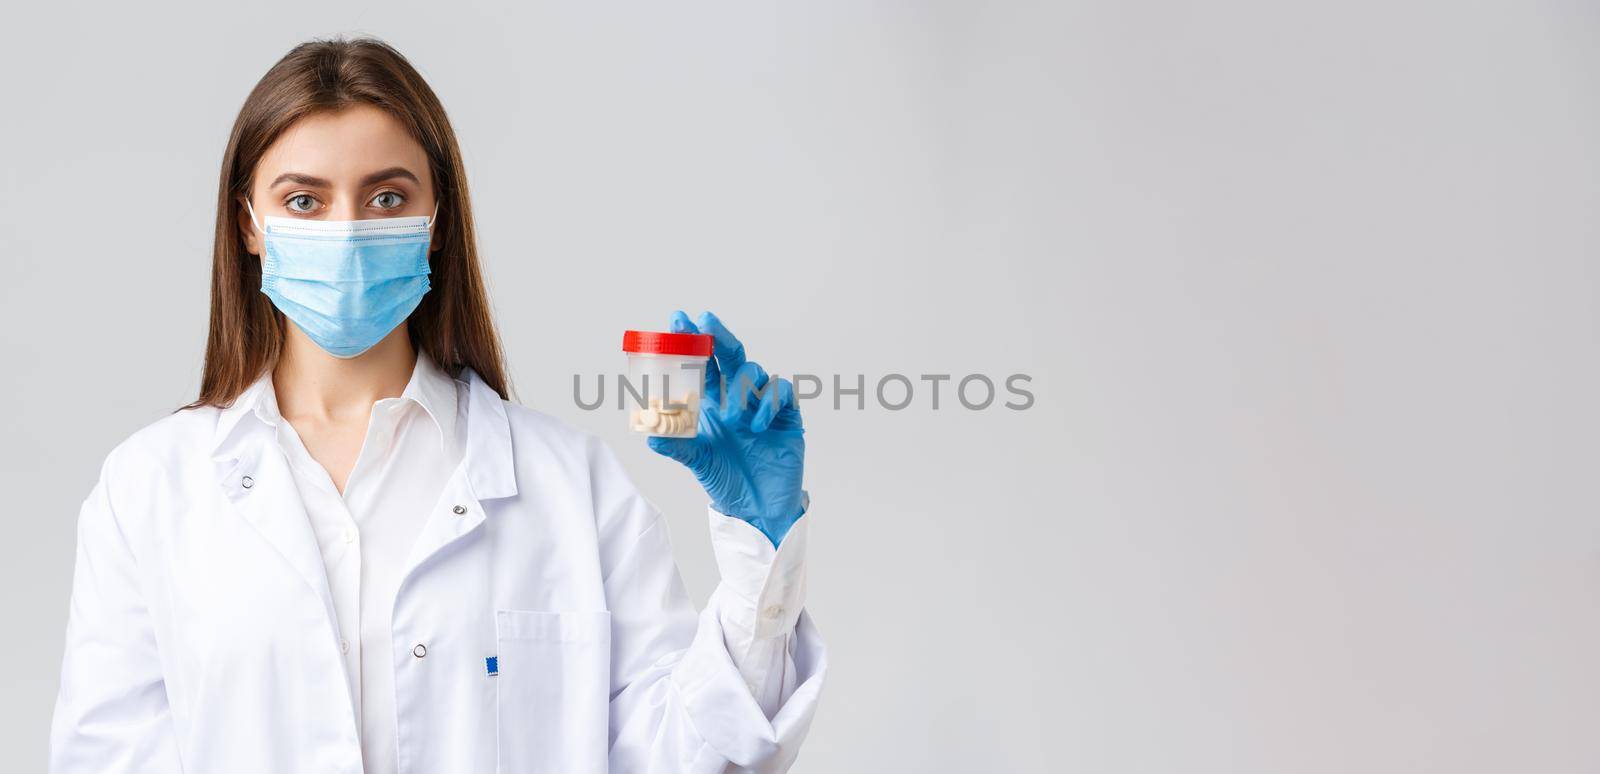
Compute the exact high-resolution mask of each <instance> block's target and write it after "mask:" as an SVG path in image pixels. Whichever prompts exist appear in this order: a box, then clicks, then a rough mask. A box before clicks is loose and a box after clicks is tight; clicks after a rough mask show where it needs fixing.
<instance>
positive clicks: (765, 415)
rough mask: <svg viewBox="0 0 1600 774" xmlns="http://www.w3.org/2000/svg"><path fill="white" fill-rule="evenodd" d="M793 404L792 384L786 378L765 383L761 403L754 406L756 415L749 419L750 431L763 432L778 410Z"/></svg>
mask: <svg viewBox="0 0 1600 774" xmlns="http://www.w3.org/2000/svg"><path fill="white" fill-rule="evenodd" d="M792 405H794V385H793V384H791V383H790V382H789V380H788V379H778V380H777V381H775V382H773V383H771V384H769V385H767V391H766V392H764V393H762V394H761V405H759V406H756V415H755V417H754V418H753V419H751V420H750V431H751V432H755V433H764V432H766V430H767V428H768V427H771V426H772V420H773V419H774V418H775V417H777V416H778V412H779V411H780V410H782V409H783V408H785V407H787V406H792Z"/></svg>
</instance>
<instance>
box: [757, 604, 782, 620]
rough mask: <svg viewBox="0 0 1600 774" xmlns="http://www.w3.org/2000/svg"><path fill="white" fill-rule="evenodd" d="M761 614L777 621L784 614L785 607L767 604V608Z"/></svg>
mask: <svg viewBox="0 0 1600 774" xmlns="http://www.w3.org/2000/svg"><path fill="white" fill-rule="evenodd" d="M761 615H762V616H764V617H765V618H766V619H767V620H769V621H776V620H778V618H779V617H781V616H782V615H783V608H781V607H779V606H777V605H767V609H766V610H763V611H761Z"/></svg>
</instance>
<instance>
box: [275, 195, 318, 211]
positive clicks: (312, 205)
mask: <svg viewBox="0 0 1600 774" xmlns="http://www.w3.org/2000/svg"><path fill="white" fill-rule="evenodd" d="M283 206H284V207H285V208H287V209H288V210H289V211H290V212H298V213H301V214H304V213H307V212H311V211H312V210H313V209H316V206H317V200H316V199H315V198H313V197H312V196H311V194H300V195H298V196H291V197H289V201H287V202H285V203H284V205H283Z"/></svg>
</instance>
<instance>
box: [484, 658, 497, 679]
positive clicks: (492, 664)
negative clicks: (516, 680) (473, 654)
mask: <svg viewBox="0 0 1600 774" xmlns="http://www.w3.org/2000/svg"><path fill="white" fill-rule="evenodd" d="M483 666H484V668H485V669H487V670H489V676H490V677H494V676H495V675H498V674H500V657H499V656H490V657H488V658H486V659H484V660H483Z"/></svg>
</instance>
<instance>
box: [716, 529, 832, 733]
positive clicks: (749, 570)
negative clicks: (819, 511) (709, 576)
mask: <svg viewBox="0 0 1600 774" xmlns="http://www.w3.org/2000/svg"><path fill="white" fill-rule="evenodd" d="M807 509H808V510H809V498H808V502H807ZM709 511H710V517H711V549H712V551H713V553H715V555H716V557H717V568H718V569H719V570H720V571H721V573H722V583H721V584H719V585H718V587H717V590H716V593H715V595H714V596H713V597H712V599H711V607H713V608H714V609H716V611H717V617H718V620H719V621H720V622H721V624H722V635H723V643H724V645H726V646H727V648H728V654H729V655H730V656H731V657H732V658H733V663H734V665H735V666H736V667H738V668H739V674H741V675H743V676H744V681H745V685H746V686H748V687H749V689H750V693H751V695H752V696H754V697H755V700H756V703H757V704H759V705H760V706H761V711H762V712H764V713H765V714H766V716H767V717H769V718H770V717H772V716H773V715H774V714H776V713H777V711H778V708H779V707H780V706H782V704H783V702H784V700H785V699H787V698H788V697H789V695H790V694H792V693H794V689H795V684H794V679H793V678H794V676H795V674H794V663H793V657H792V654H791V652H790V648H789V645H790V642H791V640H792V639H793V637H794V634H795V627H796V625H797V624H798V623H799V620H800V613H801V610H802V609H803V608H804V605H805V597H806V564H805V557H806V531H807V525H808V524H810V520H809V519H807V518H805V517H804V516H801V517H800V520H799V521H796V522H795V523H794V525H793V526H792V527H790V528H789V531H788V533H787V534H785V535H784V536H783V541H782V542H780V543H779V544H778V547H777V548H773V546H772V541H770V540H768V539H767V536H766V535H764V534H762V533H761V531H760V530H758V529H756V528H755V527H753V526H751V525H750V524H749V523H748V522H746V521H744V520H743V519H740V518H737V517H734V516H728V515H726V514H723V513H721V512H719V511H717V510H716V509H715V508H711V509H709Z"/></svg>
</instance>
